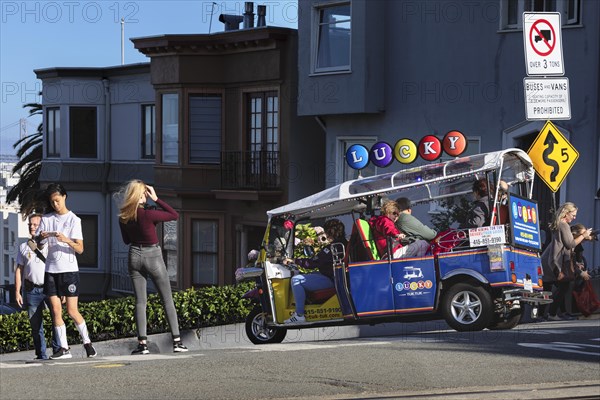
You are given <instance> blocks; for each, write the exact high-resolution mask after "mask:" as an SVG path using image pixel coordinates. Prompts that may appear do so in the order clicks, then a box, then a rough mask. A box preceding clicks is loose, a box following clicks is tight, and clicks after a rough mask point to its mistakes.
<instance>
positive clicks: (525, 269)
mask: <svg viewBox="0 0 600 400" xmlns="http://www.w3.org/2000/svg"><path fill="white" fill-rule="evenodd" d="M503 250H504V251H503V258H504V259H505V266H506V268H507V270H509V273H510V263H511V262H512V263H513V265H514V266H515V269H514V271H513V272H514V273H515V275H516V278H517V282H516V283H512V281H510V279H509V281H510V284H511V286H513V287H521V288H522V287H523V286H524V284H525V282H524V280H525V279H526V278H527V277H529V279H531V283H532V287H533V289H534V290H538V291H541V290H543V286H541V285H540V284H539V283H540V282H539V280H540V279H541V275H539V274H538V269H539V270H540V271H541V265H542V260H541V258H540V255H539V254H538V253H536V252H531V251H527V250H521V249H516V248H513V247H505V248H504V249H503ZM492 286H496V285H492Z"/></svg>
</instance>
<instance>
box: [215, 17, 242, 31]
mask: <svg viewBox="0 0 600 400" xmlns="http://www.w3.org/2000/svg"><path fill="white" fill-rule="evenodd" d="M219 21H221V22H222V23H223V24H225V31H235V30H237V29H240V22H242V16H241V15H231V14H221V15H219Z"/></svg>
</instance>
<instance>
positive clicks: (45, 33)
mask: <svg viewBox="0 0 600 400" xmlns="http://www.w3.org/2000/svg"><path fill="white" fill-rule="evenodd" d="M259 4H262V5H266V6H267V16H266V20H267V21H266V22H267V25H271V26H284V27H291V28H296V27H297V22H298V4H297V1H295V0H279V1H255V2H254V9H255V11H254V12H255V13H256V6H257V5H259ZM0 5H1V20H0V84H1V99H0V154H14V150H13V148H12V144H13V143H14V142H15V141H16V140H18V139H19V132H20V128H19V120H20V119H21V118H25V117H27V115H28V113H27V110H26V109H24V108H23V107H22V105H23V104H24V103H31V102H41V98H40V97H39V96H38V95H37V93H38V92H39V91H40V90H41V82H40V81H39V80H38V79H36V77H35V73H34V72H33V70H35V69H41V68H50V67H106V66H113V65H119V64H120V63H121V23H120V20H121V18H124V20H125V63H126V64H131V63H138V62H148V61H149V59H148V58H146V57H145V56H144V55H143V54H141V53H139V52H138V51H137V50H135V49H134V48H133V43H132V42H131V41H130V40H129V38H134V37H144V36H153V35H162V34H175V33H208V32H209V28H210V30H211V32H213V33H214V32H220V31H223V24H222V23H221V22H219V20H218V18H219V15H220V14H237V15H241V14H242V13H243V12H244V1H230V0H227V1H223V0H221V1H215V2H212V1H204V0H187V1H168V0H141V1H140V0H138V1H115V0H108V1H72V0H68V1H67V0H65V1H4V0H2V1H0ZM211 13H212V18H211ZM211 21H212V22H211ZM255 22H256V17H255ZM240 26H241V25H240ZM40 122H41V120H40V119H35V118H27V123H26V126H27V131H28V132H29V133H32V132H34V131H35V130H36V128H37V125H38V124H39V123H40Z"/></svg>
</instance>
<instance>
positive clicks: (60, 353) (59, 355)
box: [50, 348, 73, 360]
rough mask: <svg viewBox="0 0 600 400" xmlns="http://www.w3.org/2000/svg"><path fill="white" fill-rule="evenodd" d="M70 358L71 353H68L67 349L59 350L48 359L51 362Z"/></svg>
mask: <svg viewBox="0 0 600 400" xmlns="http://www.w3.org/2000/svg"><path fill="white" fill-rule="evenodd" d="M71 357H73V356H72V355H71V352H70V351H69V349H64V348H61V349H60V350H58V351H57V352H56V353H54V354H52V355H51V356H50V359H51V360H62V359H65V358H71Z"/></svg>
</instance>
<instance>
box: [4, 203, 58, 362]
mask: <svg viewBox="0 0 600 400" xmlns="http://www.w3.org/2000/svg"><path fill="white" fill-rule="evenodd" d="M41 220H42V216H41V214H32V215H30V216H29V224H28V227H29V234H30V235H31V237H34V236H35V231H36V230H37V228H38V226H39V225H40V221H41ZM47 255H48V249H47V248H46V249H42V250H40V249H38V248H37V245H36V243H35V242H34V241H33V240H32V239H29V240H28V241H27V242H25V243H23V244H21V246H20V247H19V253H18V254H17V269H16V270H15V298H16V301H17V304H18V305H19V307H23V304H24V301H23V296H22V295H21V286H22V283H23V282H24V283H25V285H24V286H25V291H24V294H25V303H26V304H27V314H28V315H29V325H30V326H31V336H32V338H33V346H34V348H35V356H36V357H35V359H36V360H47V359H48V356H47V355H46V337H45V335H44V309H45V308H46V306H48V308H49V309H50V312H51V313H52V308H51V307H50V301H49V300H48V298H47V297H46V295H45V294H44V272H45V270H46V266H45V262H46V256H47ZM23 278H24V279H23ZM52 348H53V351H54V352H57V351H58V350H59V349H60V345H59V344H58V341H57V340H56V337H55V335H52Z"/></svg>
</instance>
